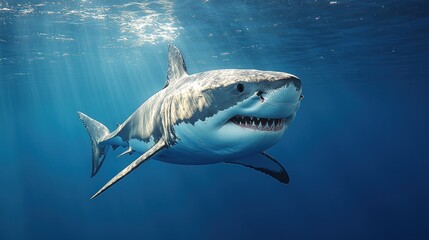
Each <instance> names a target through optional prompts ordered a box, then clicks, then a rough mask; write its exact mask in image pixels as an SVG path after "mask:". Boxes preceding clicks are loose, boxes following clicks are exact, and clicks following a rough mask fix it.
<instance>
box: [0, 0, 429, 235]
mask: <svg viewBox="0 0 429 240" xmlns="http://www.w3.org/2000/svg"><path fill="white" fill-rule="evenodd" d="M428 11H429V2H428V1H424V0H410V1H399V0H391V1H386V0H384V1H352V0H338V1H324V0H311V1H310V0H302V1H301V0H300V1H298V0H288V1H286V0H284V1H281V0H277V1H276V0H274V1H267V0H264V1H258V0H252V1H245V0H229V1H223V0H220V1H216V0H202V1H198V0H195V1H189V0H188V1H178V0H176V1H169V0H163V1H122V0H121V1H113V0H110V1H107V0H106V1H101V0H82V1H66V0H62V1H3V0H1V1H0V126H1V127H0V136H1V137H0V139H1V140H0V146H1V157H0V163H1V165H0V189H1V193H0V239H118V238H119V239H316V238H317V239H428V238H429V228H428V226H429V205H428V202H429V180H428V178H427V173H428V171H429V162H428V159H429V154H428V149H429V140H428V136H429V127H428V122H429V114H428V104H429V94H428V92H429V83H428V79H429V70H428V60H427V59H428V58H429V15H428ZM168 44H174V45H176V46H178V47H179V48H180V49H181V50H182V53H183V54H184V57H185V60H186V63H187V67H188V70H189V72H190V73H197V72H201V71H206V70H212V69H220V68H255V69H261V70H276V71H284V72H289V73H292V74H295V75H297V76H299V77H300V79H301V81H302V83H303V91H304V95H305V99H304V100H303V102H302V104H301V108H300V109H299V111H298V114H297V117H296V119H295V121H294V123H293V124H292V126H291V127H290V128H289V129H288V131H287V132H286V134H285V136H284V137H283V138H282V140H281V141H280V142H279V143H278V144H277V145H275V146H274V147H273V148H271V149H269V150H268V153H270V154H271V155H273V156H275V157H276V158H277V159H278V160H279V161H280V162H281V163H282V164H283V165H284V166H285V168H286V169H287V171H288V172H289V175H290V178H291V182H290V184H288V185H283V184H281V183H279V182H277V181H275V180H273V179H272V178H270V177H267V176H265V175H263V174H260V173H258V172H255V171H252V170H249V169H247V168H244V167H240V166H236V165H228V164H216V165H207V166H181V165H172V164H166V163H162V162H158V161H149V162H147V163H145V164H144V165H142V166H140V167H139V169H137V170H136V171H135V172H133V173H132V174H130V175H129V176H127V177H126V178H125V179H124V180H122V181H121V182H119V183H118V184H117V185H115V186H114V187H112V188H111V189H109V190H108V191H107V192H105V193H103V194H102V195H101V196H100V197H99V198H97V199H95V200H89V197H90V196H91V195H92V194H93V193H95V192H96V191H97V190H98V189H99V187H101V186H102V185H103V184H104V183H105V182H106V181H108V180H109V179H110V178H111V177H112V176H114V175H115V174H116V173H117V172H119V171H120V170H121V169H122V168H124V167H125V166H127V165H128V164H129V163H130V161H132V160H133V158H132V157H125V158H115V156H116V155H117V154H119V153H120V151H121V150H117V151H115V152H113V153H110V155H109V156H108V158H107V159H106V161H105V163H104V165H103V167H102V169H101V170H100V172H99V174H98V175H97V176H95V177H93V178H89V176H90V171H91V163H90V161H91V160H90V159H91V148H90V141H89V138H88V136H87V133H86V131H85V129H84V128H83V126H82V125H81V122H80V121H79V120H78V118H77V116H76V111H82V112H85V113H87V114H88V115H90V116H91V117H94V118H95V119H97V120H99V121H101V122H103V123H105V124H106V125H107V126H108V127H109V128H110V129H114V128H115V123H120V122H122V121H124V120H125V119H126V118H127V117H128V116H129V115H130V114H131V113H132V112H133V111H134V110H135V109H136V108H137V107H138V106H139V105H140V104H141V103H142V102H143V101H144V100H146V99H147V98H148V97H150V96H151V95H152V94H154V93H155V92H156V91H158V90H159V89H161V88H162V86H163V85H164V81H165V78H166V70H167V45H168Z"/></svg>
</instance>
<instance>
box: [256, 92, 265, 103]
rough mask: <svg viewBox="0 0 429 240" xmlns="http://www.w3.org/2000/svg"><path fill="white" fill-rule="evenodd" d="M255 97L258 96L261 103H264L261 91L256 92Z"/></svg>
mask: <svg viewBox="0 0 429 240" xmlns="http://www.w3.org/2000/svg"><path fill="white" fill-rule="evenodd" d="M256 96H258V97H259V98H260V99H261V102H264V100H265V99H264V97H263V96H262V91H258V92H256Z"/></svg>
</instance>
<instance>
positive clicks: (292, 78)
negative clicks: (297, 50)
mask: <svg viewBox="0 0 429 240" xmlns="http://www.w3.org/2000/svg"><path fill="white" fill-rule="evenodd" d="M287 75H288V77H286V78H285V79H284V80H285V81H286V85H290V84H293V85H294V86H295V88H296V89H297V90H301V80H300V79H299V78H298V77H297V76H294V75H292V74H287Z"/></svg>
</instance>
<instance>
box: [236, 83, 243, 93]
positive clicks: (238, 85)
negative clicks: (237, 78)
mask: <svg viewBox="0 0 429 240" xmlns="http://www.w3.org/2000/svg"><path fill="white" fill-rule="evenodd" d="M237 91H239V92H243V91H244V85H243V84H241V83H239V84H237Z"/></svg>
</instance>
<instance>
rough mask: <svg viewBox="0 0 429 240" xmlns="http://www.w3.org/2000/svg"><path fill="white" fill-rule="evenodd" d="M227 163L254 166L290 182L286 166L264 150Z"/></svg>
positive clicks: (284, 181) (280, 179)
mask: <svg viewBox="0 0 429 240" xmlns="http://www.w3.org/2000/svg"><path fill="white" fill-rule="evenodd" d="M227 163H234V164H240V165H243V166H246V167H249V168H253V169H255V170H258V171H260V172H263V173H265V174H268V175H270V176H271V177H273V178H275V179H277V180H279V181H280V182H282V183H286V184H287V183H289V175H288V174H287V172H286V170H285V169H284V167H283V166H282V165H281V164H280V163H279V162H278V161H277V160H275V159H274V158H273V157H271V156H270V155H268V154H266V153H264V152H261V153H260V154H256V155H252V156H249V157H245V158H241V159H237V160H234V161H228V162H227Z"/></svg>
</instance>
